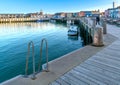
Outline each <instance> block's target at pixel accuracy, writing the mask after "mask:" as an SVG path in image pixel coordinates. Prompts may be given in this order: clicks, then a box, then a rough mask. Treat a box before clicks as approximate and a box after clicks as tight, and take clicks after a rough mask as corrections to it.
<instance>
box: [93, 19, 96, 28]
mask: <svg viewBox="0 0 120 85" xmlns="http://www.w3.org/2000/svg"><path fill="white" fill-rule="evenodd" d="M92 26H93V27H95V26H96V20H95V19H93V23H92Z"/></svg>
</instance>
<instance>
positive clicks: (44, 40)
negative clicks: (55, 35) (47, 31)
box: [38, 38, 49, 72]
mask: <svg viewBox="0 0 120 85" xmlns="http://www.w3.org/2000/svg"><path fill="white" fill-rule="evenodd" d="M43 42H45V44H46V62H47V69H46V70H44V71H46V72H48V71H49V66H48V43H47V40H46V39H45V38H43V39H42V41H41V47H40V61H39V64H38V72H39V71H40V67H41V66H42V64H41V63H42V48H43Z"/></svg>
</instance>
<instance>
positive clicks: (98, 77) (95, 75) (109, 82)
mask: <svg viewBox="0 0 120 85" xmlns="http://www.w3.org/2000/svg"><path fill="white" fill-rule="evenodd" d="M74 70H76V71H78V72H81V73H83V74H85V75H88V76H89V77H91V78H94V79H96V80H98V81H100V82H102V83H105V84H107V85H118V82H116V81H115V80H114V79H110V78H108V77H106V76H103V75H100V74H98V73H95V72H92V71H90V70H87V69H85V68H83V67H77V68H74Z"/></svg>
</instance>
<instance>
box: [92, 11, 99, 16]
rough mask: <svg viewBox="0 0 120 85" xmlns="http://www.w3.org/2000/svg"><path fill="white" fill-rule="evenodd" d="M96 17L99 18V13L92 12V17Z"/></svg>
mask: <svg viewBox="0 0 120 85" xmlns="http://www.w3.org/2000/svg"><path fill="white" fill-rule="evenodd" d="M97 16H100V11H99V10H98V11H96V10H95V11H92V17H97Z"/></svg>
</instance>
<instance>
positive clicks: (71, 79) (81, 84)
mask: <svg viewBox="0 0 120 85" xmlns="http://www.w3.org/2000/svg"><path fill="white" fill-rule="evenodd" d="M61 78H62V79H64V80H65V81H67V82H69V83H70V84H71V85H89V84H87V83H85V82H83V81H81V80H78V79H76V78H74V77H71V76H69V74H66V75H64V76H62V77H61Z"/></svg>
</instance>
